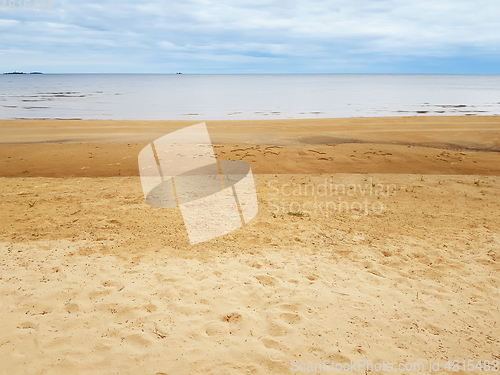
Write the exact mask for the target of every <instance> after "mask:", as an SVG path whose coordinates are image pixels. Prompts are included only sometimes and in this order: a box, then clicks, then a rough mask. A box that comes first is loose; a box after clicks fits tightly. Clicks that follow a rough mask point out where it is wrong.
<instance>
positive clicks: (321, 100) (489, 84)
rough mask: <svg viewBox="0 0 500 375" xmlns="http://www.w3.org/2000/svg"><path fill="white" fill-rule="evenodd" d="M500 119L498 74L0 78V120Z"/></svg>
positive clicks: (182, 75)
mask: <svg viewBox="0 0 500 375" xmlns="http://www.w3.org/2000/svg"><path fill="white" fill-rule="evenodd" d="M429 115H433V116H443V115H444V116H451V115H500V75H430V74H414V75H411V74H410V75H407V74H297V75H191V74H173V75H172V74H165V75H155V74H47V75H45V74H44V75H0V118H1V119H15V118H44V119H115V120H186V119H188V120H229V119H232V120H251V119H290V118H295V119H300V118H329V117H378V116H429Z"/></svg>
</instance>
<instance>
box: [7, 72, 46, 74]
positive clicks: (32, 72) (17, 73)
mask: <svg viewBox="0 0 500 375" xmlns="http://www.w3.org/2000/svg"><path fill="white" fill-rule="evenodd" d="M4 74H43V73H42V72H31V73H24V72H8V73H4Z"/></svg>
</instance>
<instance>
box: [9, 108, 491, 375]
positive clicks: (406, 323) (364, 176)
mask: <svg viewBox="0 0 500 375" xmlns="http://www.w3.org/2000/svg"><path fill="white" fill-rule="evenodd" d="M195 123H197V122H194V121H81V120H80V121H77V120H73V121H71V120H0V134H1V138H0V186H1V193H0V194H1V200H2V215H1V216H0V252H1V260H0V288H1V289H0V300H1V304H0V318H1V320H2V328H1V330H0V362H1V363H2V366H0V367H1V368H0V374H2V375H4V374H5V375H12V374H70V373H71V374H144V375H147V374H148V375H149V374H152V375H165V374H169V375H171V374H172V375H184V374H186V375H187V374H293V373H301V372H300V371H297V370H298V369H300V368H302V369H306V368H308V367H307V364H308V363H311V364H318V363H321V364H327V365H330V366H331V365H332V363H333V366H335V364H346V363H349V364H350V365H351V364H352V363H354V364H357V366H358V367H357V368H355V371H354V370H352V369H351V372H358V373H387V372H388V371H383V370H380V369H377V368H373V369H372V370H370V369H367V368H366V367H359V365H360V364H362V363H363V361H364V362H365V363H367V362H370V363H372V365H374V366H375V364H382V363H385V364H388V363H391V364H393V365H394V367H395V368H397V367H398V365H399V364H403V368H404V369H403V371H396V370H395V371H394V372H399V373H408V374H410V373H414V372H417V371H414V369H415V368H417V367H418V368H419V369H420V370H421V371H418V372H419V373H422V374H430V373H433V374H435V373H437V371H432V369H431V363H432V364H434V369H436V367H435V366H436V364H439V372H443V373H462V374H465V373H467V374H471V373H478V374H479V373H484V371H483V372H481V371H480V370H479V368H477V367H476V365H477V364H478V362H479V361H482V362H481V363H482V365H484V361H489V365H491V366H494V361H496V363H497V367H496V368H497V370H499V371H500V364H499V363H498V362H500V330H499V328H500V273H499V271H500V215H499V212H500V118H499V117H498V116H483V117H476V116H467V117H391V118H344V119H318V120H266V121H264V120H262V121H207V122H206V124H207V128H208V130H209V133H210V137H211V140H212V143H213V145H214V150H215V153H216V156H217V157H218V158H219V159H220V160H223V159H231V160H244V161H246V162H247V163H249V164H250V165H251V168H252V171H253V173H254V180H255V184H256V189H257V197H258V203H259V212H258V214H257V216H256V217H255V218H254V219H253V220H252V221H251V222H250V223H248V224H247V225H245V226H243V227H241V228H240V229H238V230H236V231H234V232H231V233H229V234H227V235H225V236H221V237H218V238H215V239H213V240H210V241H207V242H204V243H200V244H197V245H190V243H189V239H188V236H187V233H186V229H185V227H184V223H183V220H182V216H181V213H180V210H178V209H173V208H172V209H167V208H156V207H152V206H149V205H148V204H147V203H146V202H145V200H144V196H143V193H142V190H141V183H140V178H139V171H138V166H137V156H138V153H139V151H140V150H141V149H142V148H143V147H144V146H145V145H147V144H148V143H150V142H152V141H153V140H155V139H157V138H158V137H161V136H163V135H165V134H167V133H170V132H173V131H175V130H177V129H181V128H184V127H186V126H189V125H193V124H195ZM330 185H332V186H337V187H341V188H343V189H337V190H335V193H325V189H324V188H323V186H330ZM306 186H310V187H312V189H309V190H307V189H306ZM322 192H323V193H322ZM330 192H333V190H330ZM454 360H455V361H459V362H460V363H462V361H465V366H467V364H468V361H469V360H471V362H470V363H474V369H473V370H471V371H466V370H464V368H463V367H459V369H458V370H457V371H454V370H453V369H449V368H446V367H445V366H446V365H447V363H448V361H452V362H453V361H454ZM420 364H421V365H422V366H423V368H422V367H419V366H420ZM451 364H452V365H453V363H451ZM300 366H302V367H300ZM459 366H463V365H462V364H460V365H459ZM492 368H494V367H492ZM322 370H323V371H320V369H319V368H318V367H317V368H316V370H314V371H308V372H307V373H310V374H316V373H317V374H320V373H323V372H326V371H327V369H325V368H323V369H322Z"/></svg>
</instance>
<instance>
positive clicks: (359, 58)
mask: <svg viewBox="0 0 500 375" xmlns="http://www.w3.org/2000/svg"><path fill="white" fill-rule="evenodd" d="M2 1H3V0H0V4H1V3H2ZM35 1H37V4H36V6H37V7H41V6H42V2H43V3H44V4H43V5H44V6H45V8H48V7H50V8H51V10H52V11H47V10H44V11H42V10H35V9H31V10H21V9H20V8H19V7H20V3H19V0H15V7H14V9H9V0H7V1H6V5H7V7H6V8H5V9H0V71H3V72H8V71H14V70H17V71H25V72H31V71H42V72H44V73H175V72H182V73H191V74H260V73H262V74H267V73H269V74H276V73H283V74H288V73H291V74H295V73H450V74H455V73H457V74H469V73H470V74H499V73H500V22H499V21H498V20H500V2H499V1H498V0H414V1H407V0H325V1H317V0H309V1H303V0H281V1H277V0H231V1H230V0H218V1H212V0H186V1H183V0H178V1H151V0H134V1H132V0H100V1H96V0H83V1H70V0H48V1H47V2H44V1H43V0H22V2H23V4H22V5H23V6H28V5H30V6H32V5H34V2H35Z"/></svg>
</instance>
